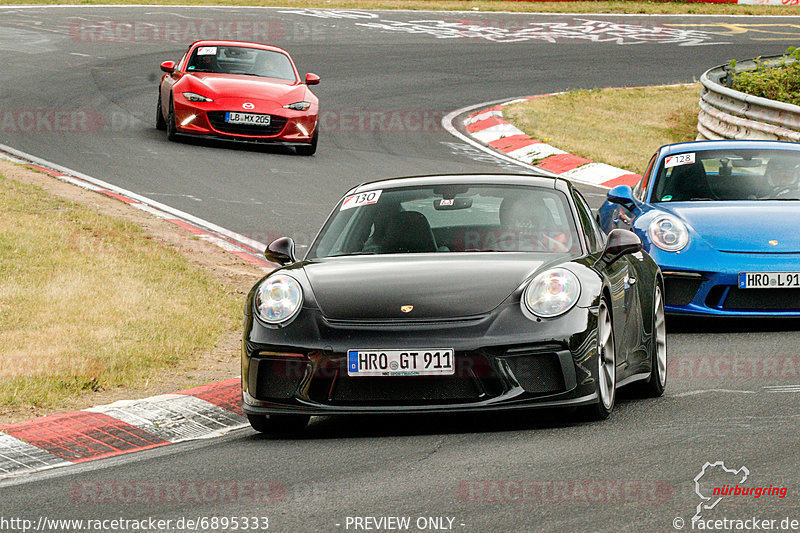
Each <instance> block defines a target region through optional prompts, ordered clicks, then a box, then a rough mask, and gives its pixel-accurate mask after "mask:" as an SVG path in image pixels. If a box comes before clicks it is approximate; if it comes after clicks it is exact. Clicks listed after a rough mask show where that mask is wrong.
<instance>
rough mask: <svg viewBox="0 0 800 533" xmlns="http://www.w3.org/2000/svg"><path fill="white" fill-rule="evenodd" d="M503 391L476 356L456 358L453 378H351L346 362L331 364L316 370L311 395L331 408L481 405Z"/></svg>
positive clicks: (487, 365) (482, 359) (480, 356)
mask: <svg viewBox="0 0 800 533" xmlns="http://www.w3.org/2000/svg"><path fill="white" fill-rule="evenodd" d="M334 365H335V366H334ZM503 390H504V388H503V384H502V382H501V380H500V378H499V377H498V376H497V374H496V373H495V372H494V370H493V368H492V364H491V362H490V361H489V360H488V359H487V357H486V356H485V355H483V354H481V353H478V352H473V353H470V354H458V353H457V354H456V369H455V373H454V374H453V375H450V376H361V377H351V376H348V375H347V366H346V358H342V359H341V364H339V363H334V362H333V361H330V364H322V365H320V366H319V367H318V368H317V369H316V370H315V372H314V374H313V376H312V379H311V381H310V384H309V387H308V394H309V398H310V399H311V400H313V401H317V402H320V403H325V404H328V405H352V406H356V405H367V406H368V405H426V404H431V403H443V404H446V403H464V402H471V401H481V400H484V399H487V398H490V397H495V396H499V395H500V394H502V392H503Z"/></svg>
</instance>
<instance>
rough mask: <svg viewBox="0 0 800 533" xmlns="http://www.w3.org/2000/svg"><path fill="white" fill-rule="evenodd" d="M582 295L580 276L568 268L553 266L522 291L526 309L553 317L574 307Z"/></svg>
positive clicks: (543, 315)
mask: <svg viewBox="0 0 800 533" xmlns="http://www.w3.org/2000/svg"><path fill="white" fill-rule="evenodd" d="M580 295H581V283H580V281H578V277H577V276H576V275H575V274H573V273H572V272H570V271H569V270H567V269H566V268H551V269H550V270H545V271H544V272H542V273H541V274H539V275H537V276H536V277H535V278H533V279H532V280H531V282H530V283H528V286H527V287H526V288H525V291H524V292H523V293H522V305H523V306H525V309H527V310H528V311H530V312H531V313H533V314H534V315H536V316H539V317H542V318H553V317H556V316H558V315H562V314H564V313H566V312H567V311H569V310H570V309H572V307H573V306H574V305H575V304H576V303H577V302H578V297H579V296H580Z"/></svg>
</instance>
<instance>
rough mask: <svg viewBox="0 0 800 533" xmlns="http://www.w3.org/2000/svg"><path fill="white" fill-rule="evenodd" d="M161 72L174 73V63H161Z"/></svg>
mask: <svg viewBox="0 0 800 533" xmlns="http://www.w3.org/2000/svg"><path fill="white" fill-rule="evenodd" d="M161 70H163V71H164V72H166V73H167V74H172V73H173V72H175V62H174V61H164V62H163V63H161Z"/></svg>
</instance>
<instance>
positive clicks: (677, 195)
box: [651, 149, 800, 203]
mask: <svg viewBox="0 0 800 533" xmlns="http://www.w3.org/2000/svg"><path fill="white" fill-rule="evenodd" d="M799 178H800V151H793V150H742V149H722V150H708V151H697V152H685V153H681V154H670V155H668V156H666V157H665V158H664V159H663V160H662V161H661V167H660V168H659V170H658V175H657V177H656V180H655V183H654V186H653V193H652V194H651V201H652V202H654V203H655V202H696V201H737V200H799V199H800V186H799V185H800V179H799Z"/></svg>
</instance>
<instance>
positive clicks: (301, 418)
mask: <svg viewBox="0 0 800 533" xmlns="http://www.w3.org/2000/svg"><path fill="white" fill-rule="evenodd" d="M309 418H311V417H310V416H308V415H247V420H248V421H249V422H250V426H252V428H253V429H255V430H256V431H258V432H259V433H264V434H266V435H277V436H280V435H283V436H288V435H297V434H299V433H301V432H302V431H303V429H305V427H306V425H308V420H309Z"/></svg>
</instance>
